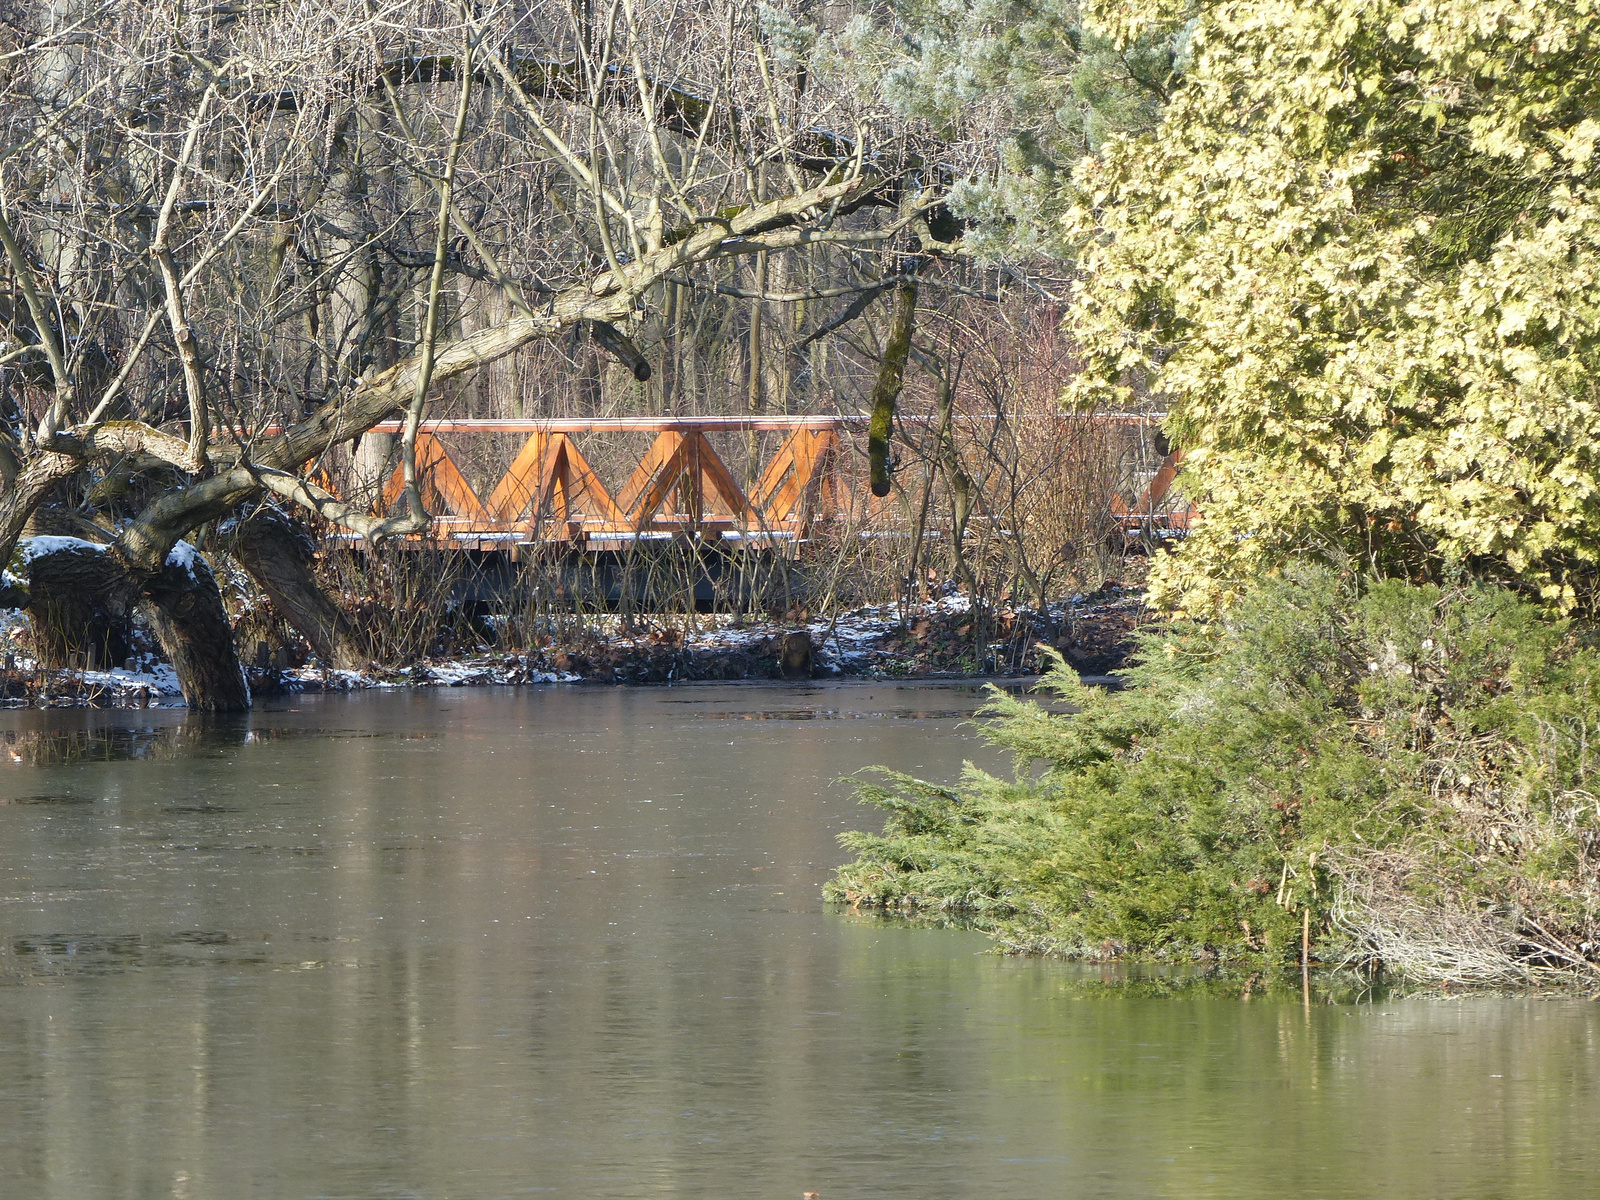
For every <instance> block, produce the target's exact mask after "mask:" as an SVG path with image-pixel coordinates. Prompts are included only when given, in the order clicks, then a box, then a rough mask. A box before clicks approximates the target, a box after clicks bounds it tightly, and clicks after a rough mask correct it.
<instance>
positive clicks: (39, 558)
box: [24, 538, 136, 668]
mask: <svg viewBox="0 0 1600 1200" xmlns="http://www.w3.org/2000/svg"><path fill="white" fill-rule="evenodd" d="M52 544H54V545H55V546H56V547H57V548H55V549H52V550H51V551H50V552H49V553H37V550H38V543H28V544H27V545H28V550H29V554H28V555H27V556H25V559H26V561H25V562H24V568H25V576H26V578H27V581H28V615H29V618H30V620H31V622H32V625H33V642H34V651H35V653H36V654H37V655H38V658H39V664H40V665H41V666H43V667H47V668H55V667H65V666H67V665H69V664H70V662H71V656H72V655H73V654H74V653H78V652H81V651H87V650H88V648H89V647H90V646H94V647H95V648H96V650H97V651H98V652H99V654H100V655H101V656H103V659H102V660H103V661H105V662H115V661H116V657H117V655H118V653H119V652H120V653H126V647H127V645H128V642H129V634H130V633H131V631H132V628H131V627H132V617H133V606H134V603H135V599H136V598H135V596H134V592H133V588H132V586H131V581H130V580H129V579H128V574H127V572H126V571H125V570H123V568H122V564H121V563H119V562H118V561H117V560H116V559H115V558H113V557H112V555H111V554H110V553H109V548H108V547H104V546H95V545H93V544H91V543H89V542H79V541H77V539H73V538H55V539H52Z"/></svg>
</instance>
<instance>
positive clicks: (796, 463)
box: [324, 416, 865, 550]
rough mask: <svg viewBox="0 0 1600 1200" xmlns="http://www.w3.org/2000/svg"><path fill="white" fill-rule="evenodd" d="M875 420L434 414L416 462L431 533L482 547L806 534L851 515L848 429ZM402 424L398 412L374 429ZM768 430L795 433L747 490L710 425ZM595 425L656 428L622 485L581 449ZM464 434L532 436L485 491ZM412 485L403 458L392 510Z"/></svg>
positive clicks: (762, 539) (387, 488) (388, 501)
mask: <svg viewBox="0 0 1600 1200" xmlns="http://www.w3.org/2000/svg"><path fill="white" fill-rule="evenodd" d="M864 424H865V418H857V417H842V416H820V417H818V416H807V417H583V418H572V419H559V418H551V419H533V420H477V419H461V420H439V421H429V422H425V423H424V425H423V427H422V430H421V431H420V432H419V433H418V435H417V470H418V473H419V475H420V476H421V477H422V481H423V491H424V496H423V499H424V502H425V503H426V504H427V506H428V509H429V511H430V512H433V513H435V514H437V516H436V518H435V521H434V528H433V530H432V532H431V533H430V534H429V535H428V539H427V540H428V541H429V542H431V543H434V544H447V545H452V546H455V547H458V548H466V549H481V550H490V549H506V548H508V543H509V544H510V546H513V547H514V546H516V545H519V544H530V543H536V542H539V543H552V542H554V543H567V544H583V545H587V546H590V547H591V548H597V549H604V548H607V547H608V545H609V544H611V543H618V544H620V543H623V542H627V541H632V540H635V539H638V538H640V537H662V536H670V535H672V534H676V533H691V532H693V533H699V534H700V535H701V536H702V537H730V536H731V537H735V538H744V539H750V540H753V541H755V542H757V543H771V542H773V541H778V540H783V541H791V540H794V539H796V538H801V537H804V536H806V534H807V532H808V531H809V529H810V526H811V525H812V523H814V522H816V521H826V520H835V519H838V518H839V517H841V516H842V515H844V513H845V510H846V509H847V508H848V505H849V494H848V487H847V485H845V484H843V483H842V481H841V480H840V479H839V474H838V470H837V466H838V463H837V457H838V454H839V450H840V441H841V438H840V435H841V433H842V431H844V430H845V428H846V427H848V426H851V425H864ZM399 431H400V425H399V423H398V422H385V423H384V424H381V425H378V426H376V427H375V428H374V430H373V432H375V433H389V434H394V433H398V432H399ZM760 432H778V433H782V434H784V435H785V436H784V438H783V439H782V441H781V443H780V444H779V446H778V450H777V453H776V454H774V455H773V456H772V457H771V458H770V459H768V460H767V461H766V463H765V464H764V466H762V468H761V471H760V473H759V475H758V476H757V478H756V480H755V483H754V485H753V486H751V487H750V488H749V489H748V491H747V490H746V488H745V487H743V486H741V484H740V483H739V481H738V480H736V479H735V478H734V475H733V473H732V472H731V471H730V470H729V469H728V466H727V464H726V463H724V462H723V460H722V457H721V456H720V455H719V454H718V453H717V452H716V450H715V449H714V448H713V447H712V445H711V443H710V441H709V440H708V439H707V436H706V435H707V434H710V433H760ZM595 433H613V434H615V433H653V434H655V439H654V440H653V441H652V442H651V444H650V447H649V449H648V450H647V451H646V452H645V454H644V457H643V458H642V459H641V460H640V461H639V463H638V465H637V466H635V467H634V468H633V471H632V473H631V474H630V475H629V476H628V478H627V479H626V481H625V482H623V483H622V485H621V487H620V488H619V489H617V490H612V489H611V488H608V487H607V486H606V483H605V482H604V481H603V480H602V479H601V477H600V474H599V473H598V472H597V471H596V470H595V468H594V467H593V466H591V465H590V463H589V460H588V459H587V458H586V457H585V456H584V454H583V451H582V450H581V449H580V448H579V445H578V436H577V435H580V434H595ZM462 434H472V435H486V434H516V435H519V436H522V437H524V438H525V439H526V440H525V441H524V442H523V444H522V448H521V450H520V451H519V452H518V453H517V455H516V456H515V458H514V459H513V460H512V462H511V465H510V467H509V468H508V469H507V470H506V472H505V474H504V475H503V476H501V477H500V479H499V480H498V481H497V482H496V483H495V484H494V486H493V487H492V488H489V489H486V493H483V494H481V493H480V491H479V490H476V489H474V488H473V487H472V485H471V483H470V482H469V481H468V479H467V477H466V474H465V473H464V472H463V471H462V469H461V467H460V466H459V465H458V464H457V462H456V460H455V459H454V458H453V457H452V456H451V454H450V451H449V450H448V449H446V447H445V444H444V442H443V441H441V440H440V439H441V437H443V436H448V435H462ZM324 482H325V483H328V482H331V481H327V480H324ZM403 487H404V484H403V482H402V477H401V473H400V469H399V468H398V467H396V468H395V469H394V471H393V472H392V473H391V474H390V475H389V477H388V480H387V482H386V483H385V484H384V487H383V491H382V498H381V504H382V508H383V509H384V510H385V511H387V510H388V509H389V508H390V507H391V506H393V505H394V504H395V503H396V502H397V501H398V500H399V498H400V495H401V492H402V489H403ZM331 490H334V491H335V492H338V491H340V490H342V489H340V488H338V487H337V486H334V487H333V488H332V489H331Z"/></svg>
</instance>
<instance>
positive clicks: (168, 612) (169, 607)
mask: <svg viewBox="0 0 1600 1200" xmlns="http://www.w3.org/2000/svg"><path fill="white" fill-rule="evenodd" d="M183 549H184V547H181V546H180V547H179V551H180V552H181V551H182V550H183ZM185 558H187V560H188V561H187V562H185V561H184V559H185ZM143 596H144V599H143V602H142V603H141V604H140V608H139V611H140V613H141V614H142V615H143V616H144V618H145V620H146V621H148V622H149V623H150V626H151V628H152V629H154V630H155V634H156V638H157V639H158V640H159V641H160V643H161V649H162V651H163V652H165V654H166V656H167V658H168V659H170V660H171V662H172V667H173V669H174V670H175V671H176V672H177V673H178V686H179V687H181V688H182V689H183V699H184V702H185V703H187V704H188V706H189V707H190V708H192V709H194V710H195V711H197V712H247V711H249V708H250V684H249V682H248V681H247V680H246V679H245V675H244V667H243V665H242V664H241V663H240V662H239V651H238V648H237V647H236V646H235V645H234V641H233V626H232V625H231V624H229V622H228V613H227V610H226V609H224V608H223V606H222V593H221V591H220V590H218V588H217V580H216V576H214V575H213V574H212V573H211V566H210V564H209V563H207V562H206V560H205V559H204V558H202V557H201V556H200V554H199V553H198V552H197V551H190V552H189V553H188V554H187V555H183V554H181V553H175V554H173V555H172V556H170V557H169V558H168V560H167V563H166V565H165V566H164V567H162V569H161V570H160V571H159V572H158V573H157V574H155V575H154V576H152V577H150V578H149V579H147V580H146V581H145V584H144V587H143Z"/></svg>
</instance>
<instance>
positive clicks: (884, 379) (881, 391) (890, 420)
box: [867, 280, 917, 496]
mask: <svg viewBox="0 0 1600 1200" xmlns="http://www.w3.org/2000/svg"><path fill="white" fill-rule="evenodd" d="M916 311H917V285H916V284H915V283H913V282H911V281H910V280H907V281H906V282H905V283H902V284H901V285H900V289H899V291H898V292H897V293H896V296H895V306H894V318H893V319H892V320H891V321H890V323H889V337H888V340H887V342H886V343H885V344H884V348H883V358H882V360H881V361H880V362H879V365H878V381H877V383H876V384H875V385H874V386H873V389H872V423H871V424H870V425H869V426H868V428H867V459H868V462H869V463H870V465H871V469H872V494H873V495H874V496H887V495H888V494H889V487H890V480H889V475H890V466H889V436H890V434H891V433H893V431H894V406H895V402H896V401H897V400H899V399H900V387H901V384H902V383H903V382H904V380H905V371H906V359H907V358H908V357H909V356H910V354H911V325H912V321H913V319H914V318H915V316H916Z"/></svg>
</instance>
